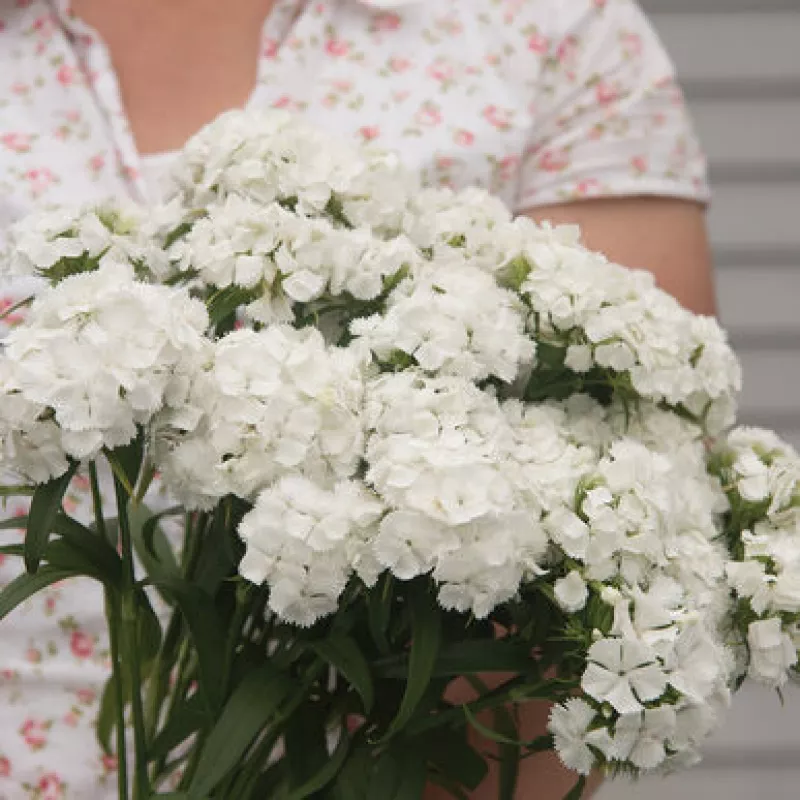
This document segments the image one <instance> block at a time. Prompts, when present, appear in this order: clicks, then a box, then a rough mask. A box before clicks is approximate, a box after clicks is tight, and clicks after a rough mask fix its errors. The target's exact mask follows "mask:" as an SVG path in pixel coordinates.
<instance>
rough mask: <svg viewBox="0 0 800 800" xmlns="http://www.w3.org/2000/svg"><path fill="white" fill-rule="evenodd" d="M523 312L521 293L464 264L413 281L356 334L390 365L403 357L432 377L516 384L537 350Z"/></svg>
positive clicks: (357, 328) (357, 323)
mask: <svg viewBox="0 0 800 800" xmlns="http://www.w3.org/2000/svg"><path fill="white" fill-rule="evenodd" d="M523 310H524V307H523V305H522V303H521V302H520V300H519V298H518V297H517V296H516V295H515V294H513V293H512V292H510V291H508V290H506V289H503V288H501V287H499V286H498V285H497V284H496V283H495V281H494V280H493V279H492V278H491V277H490V276H489V275H486V274H485V273H484V272H482V271H480V270H479V269H477V268H475V267H471V266H469V264H464V265H462V266H461V268H460V269H453V270H452V271H450V270H425V271H423V272H422V274H420V275H414V276H413V277H409V278H408V279H406V280H404V281H403V282H402V283H401V284H400V285H399V286H398V287H397V289H396V290H395V291H394V292H393V293H392V294H391V296H390V298H389V301H388V303H387V305H386V308H385V310H383V311H382V313H380V314H376V315H375V316H373V317H370V318H368V319H360V320H356V321H355V322H354V323H353V325H352V326H351V330H352V332H353V333H354V334H356V335H357V336H360V337H361V338H362V339H363V340H364V341H365V342H366V343H368V344H369V346H370V347H371V348H372V350H373V351H374V352H375V354H376V355H377V356H378V358H379V359H380V360H382V361H389V360H391V358H392V357H393V356H394V355H395V354H397V353H398V352H400V353H404V354H405V355H407V356H409V357H410V358H413V360H414V361H415V362H416V363H417V364H418V365H419V366H420V367H421V368H422V369H423V370H426V371H427V372H431V373H434V372H435V373H438V374H440V375H460V376H461V377H464V378H467V379H469V380H471V381H481V380H484V379H486V378H488V377H489V376H494V377H496V378H499V379H500V380H502V381H506V382H507V383H510V382H512V381H514V379H515V378H516V377H517V374H518V372H519V370H520V367H521V366H523V365H525V364H530V363H531V362H532V361H533V355H534V352H535V346H534V343H533V342H532V341H531V339H530V338H529V337H528V336H527V334H526V332H525V318H524V315H523Z"/></svg>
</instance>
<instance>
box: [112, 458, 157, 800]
mask: <svg viewBox="0 0 800 800" xmlns="http://www.w3.org/2000/svg"><path fill="white" fill-rule="evenodd" d="M126 488H127V487H126V486H125V485H124V484H123V482H122V481H121V480H120V479H119V477H118V475H117V473H116V472H115V473H114V491H115V493H116V499H117V516H118V519H119V535H120V550H121V555H122V581H123V594H122V602H121V606H122V615H121V617H122V619H121V622H122V632H121V640H122V645H123V649H124V651H125V661H126V664H127V666H128V669H129V670H130V676H131V721H132V723H133V747H134V789H133V795H134V798H135V800H139V798H143V800H147V798H149V797H150V780H149V778H148V775H147V742H146V739H145V718H144V707H143V704H142V673H141V666H140V664H139V641H138V639H139V637H138V632H137V624H136V623H137V613H136V595H135V591H136V577H135V571H134V564H133V544H132V541H131V529H130V521H129V519H128V497H129V493H128V492H127V491H126Z"/></svg>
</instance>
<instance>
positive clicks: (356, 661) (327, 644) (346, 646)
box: [311, 634, 375, 714]
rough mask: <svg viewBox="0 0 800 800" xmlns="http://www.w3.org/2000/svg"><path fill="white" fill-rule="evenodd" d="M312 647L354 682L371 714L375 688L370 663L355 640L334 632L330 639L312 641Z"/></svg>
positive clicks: (365, 709)
mask: <svg viewBox="0 0 800 800" xmlns="http://www.w3.org/2000/svg"><path fill="white" fill-rule="evenodd" d="M311 648H312V649H313V650H314V652H315V653H316V654H317V655H318V656H320V658H322V659H324V660H325V661H327V662H328V663H329V664H331V665H333V666H334V667H335V668H336V669H337V670H338V671H339V672H341V673H342V675H343V676H344V678H345V680H347V681H348V682H349V683H350V684H352V686H353V688H354V689H355V690H356V691H357V692H358V694H359V696H360V697H361V700H362V702H363V704H364V712H365V714H369V712H370V711H371V710H372V706H373V704H374V702H375V690H374V688H373V685H372V675H371V674H370V670H369V664H368V663H367V660H366V659H365V658H364V655H363V653H362V652H361V649H360V648H359V646H358V645H357V644H356V642H355V640H354V639H351V638H350V637H349V636H342V635H336V634H334V635H332V636H330V637H329V638H328V639H323V640H321V641H318V642H312V643H311Z"/></svg>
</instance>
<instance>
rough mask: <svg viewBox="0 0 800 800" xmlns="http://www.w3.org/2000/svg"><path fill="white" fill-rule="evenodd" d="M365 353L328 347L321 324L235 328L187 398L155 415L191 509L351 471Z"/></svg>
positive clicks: (157, 435)
mask: <svg viewBox="0 0 800 800" xmlns="http://www.w3.org/2000/svg"><path fill="white" fill-rule="evenodd" d="M364 367H365V363H364V358H363V355H362V354H361V353H360V352H359V350H358V349H357V348H348V349H344V348H334V347H328V346H327V345H326V344H325V342H324V340H323V338H322V335H321V334H320V333H319V331H317V330H316V329H315V328H305V329H303V330H296V329H294V328H291V327H289V326H278V325H274V326H270V327H269V328H266V329H264V330H263V331H260V332H256V331H252V330H248V329H244V330H239V331H234V332H233V333H231V334H229V335H228V336H225V337H223V338H222V339H220V340H218V341H217V342H215V343H214V344H213V346H210V354H209V357H208V359H207V361H206V363H205V364H204V365H203V366H202V368H200V369H197V370H196V371H195V372H194V374H193V375H192V377H191V381H190V382H189V385H188V386H187V387H186V393H185V397H184V399H183V403H182V404H181V405H180V406H178V407H176V408H171V409H167V410H166V411H165V412H164V414H162V415H160V416H159V417H158V419H156V420H155V422H154V425H153V429H154V431H153V437H154V444H155V448H154V449H155V453H156V458H157V461H158V463H159V466H160V467H161V469H162V470H163V471H164V477H165V480H166V482H167V484H168V485H169V487H170V489H171V490H172V492H173V493H174V494H175V495H176V496H177V497H178V499H180V500H181V501H182V502H183V503H185V504H186V505H187V506H189V507H191V508H210V507H212V506H213V505H214V504H215V503H216V502H217V501H218V500H219V499H220V498H221V497H224V496H225V495H227V494H236V495H238V496H239V497H243V498H248V499H252V498H253V497H255V495H256V494H257V493H258V492H259V491H260V490H262V489H264V488H266V487H268V486H270V485H271V484H272V483H274V482H275V481H276V480H277V479H279V478H281V477H283V476H285V475H289V474H292V473H302V474H305V475H307V476H310V477H313V478H314V479H316V480H318V481H320V482H321V483H327V482H330V481H333V480H336V479H339V478H348V477H350V475H351V474H352V473H353V472H354V470H355V468H356V467H357V466H358V464H359V459H360V458H361V455H362V452H363V440H364V433H363V425H364V423H363V420H362V416H361V405H362V398H363V390H364Z"/></svg>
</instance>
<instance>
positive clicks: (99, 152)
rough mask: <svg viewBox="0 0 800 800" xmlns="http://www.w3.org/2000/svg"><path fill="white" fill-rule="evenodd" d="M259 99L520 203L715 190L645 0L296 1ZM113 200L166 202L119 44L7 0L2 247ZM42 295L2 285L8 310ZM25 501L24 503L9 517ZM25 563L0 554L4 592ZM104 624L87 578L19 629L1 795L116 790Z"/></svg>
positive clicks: (3, 658) (59, 592)
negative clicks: (125, 81) (72, 211)
mask: <svg viewBox="0 0 800 800" xmlns="http://www.w3.org/2000/svg"><path fill="white" fill-rule="evenodd" d="M249 102H250V104H251V105H253V106H258V107H278V108H289V109H292V110H295V111H297V112H298V113H301V114H303V115H305V116H306V117H308V118H310V119H311V120H312V121H314V122H317V123H319V124H320V125H324V126H325V127H326V128H327V129H328V130H330V131H331V132H332V133H335V134H337V135H340V136H345V137H356V138H358V139H361V140H364V141H375V142H377V143H379V144H381V145H382V146H384V147H387V148H392V149H396V150H398V151H399V152H400V153H401V155H402V156H403V158H404V160H405V162H406V163H407V164H408V165H409V166H411V167H412V168H415V169H417V170H419V172H420V173H421V175H422V177H423V179H424V180H425V181H426V182H428V183H430V184H440V185H449V186H453V187H457V188H458V187H463V186H467V185H480V186H484V187H486V188H488V189H490V190H491V191H492V192H494V193H495V194H497V195H498V196H500V197H501V198H502V199H503V200H505V201H506V202H507V203H508V204H509V205H510V206H511V207H513V208H514V209H515V210H516V211H518V212H522V211H524V210H526V209H529V208H532V207H535V206H541V205H544V204H550V203H559V202H564V201H570V200H575V199H579V198H586V197H608V196H620V195H663V196H672V197H682V198H688V199H695V200H705V199H706V198H707V188H706V183H705V162H704V159H703V157H702V155H701V153H700V151H699V148H698V144H697V141H696V138H695V135H694V133H693V131H692V127H691V124H690V121H689V119H688V117H687V114H686V110H685V106H684V102H683V97H682V95H681V92H680V90H679V88H678V87H677V86H676V84H675V80H674V72H673V67H672V65H671V63H670V61H669V59H668V57H667V55H666V54H665V53H664V50H663V48H662V46H661V44H660V42H659V40H658V38H657V36H656V34H655V33H654V31H653V30H652V28H651V27H650V25H649V24H648V22H647V21H646V19H645V17H644V16H643V14H642V12H641V11H640V9H639V8H638V6H637V5H636V4H635V2H633V1H632V0H471V1H470V2H464V0H277V2H276V5H275V7H274V9H273V11H272V12H271V14H270V15H269V17H268V19H267V20H266V22H265V24H264V28H263V34H262V49H261V57H260V63H259V70H258V81H257V85H256V87H255V89H254V91H253V93H252V96H251V98H250V101H249ZM109 195H116V196H128V197H130V198H132V199H134V200H138V201H143V202H146V201H148V200H151V199H153V193H152V189H151V188H150V185H149V184H148V182H147V181H146V180H145V179H144V176H143V170H142V160H141V157H140V155H139V154H138V153H137V152H136V147H135V144H134V141H133V138H132V135H131V132H130V128H129V125H128V122H127V120H126V117H125V112H124V109H123V107H122V102H121V99H120V95H119V90H118V85H117V81H116V77H115V74H114V71H113V69H112V67H111V63H110V60H109V55H108V52H107V50H106V48H105V47H104V45H103V43H102V41H101V40H100V39H99V37H98V36H97V34H96V33H95V32H94V31H93V30H92V29H90V28H89V27H88V26H86V25H85V24H84V23H82V22H81V20H79V19H77V18H76V17H75V16H74V14H72V13H71V11H70V9H69V7H68V5H67V2H66V0H58V1H56V0H0V242H2V238H3V229H4V228H5V227H6V226H7V225H8V224H9V223H10V222H11V221H13V220H14V219H18V218H19V217H21V216H23V215H25V214H27V213H29V212H31V211H32V210H34V209H35V208H36V207H37V206H42V205H46V204H48V205H49V204H58V203H75V202H87V201H92V200H96V199H100V198H102V197H105V196H109ZM30 288H31V287H30V285H23V284H20V283H18V284H14V285H11V284H8V283H6V284H5V285H3V284H0V312H2V311H4V310H7V309H8V308H9V307H10V306H12V305H13V304H14V303H15V302H16V301H17V300H18V299H20V298H21V297H24V296H25V295H26V294H27V293H28V292H29V291H30ZM20 319H21V314H20V313H18V312H15V313H12V314H10V315H9V316H7V317H6V318H5V320H4V322H2V323H0V334H1V333H2V330H1V329H5V328H6V327H7V326H10V325H14V324H16V323H18V322H19V320H20ZM87 484H88V482H87V480H86V479H85V478H84V477H80V476H79V477H78V478H76V479H75V481H74V482H73V485H72V487H71V489H70V492H69V494H68V495H67V497H66V499H65V504H66V508H67V511H69V512H71V513H75V514H77V515H79V516H80V515H84V514H86V513H87V507H88V504H87ZM23 513H25V506H24V503H23V502H22V501H20V500H18V499H11V500H9V501H6V503H5V507H4V510H3V511H2V516H3V517H9V516H13V515H21V514H23ZM20 534H21V532H20V531H3V532H0V536H2V537H3V541H6V542H7V541H11V542H13V541H18V540H19V537H20ZM20 568H21V567H20V563H19V560H18V559H16V558H11V557H3V556H2V555H0V586H2V585H3V584H5V583H8V581H10V580H11V579H12V578H13V577H14V576H15V575H16V574H18V572H19V570H20ZM103 628H104V620H103V613H102V597H101V593H100V590H99V589H97V588H96V587H95V586H94V585H93V584H89V583H88V582H84V581H80V580H78V581H73V582H68V583H64V584H61V585H56V586H54V587H52V588H50V589H48V590H46V591H43V592H41V593H40V594H38V595H36V596H35V597H34V598H33V599H32V600H30V601H28V602H27V603H26V604H25V605H24V606H23V607H21V608H19V609H17V610H16V611H15V612H14V613H13V614H12V615H11V616H10V617H9V618H8V619H6V620H5V621H4V622H3V623H2V624H0V800H24V799H25V798H36V800H58V799H59V798H80V800H95V798H96V799H97V800H105V798H112V797H116V789H115V776H114V774H113V773H114V772H115V769H116V763H115V760H114V758H113V757H109V756H105V755H103V754H102V752H101V750H100V748H99V746H98V745H97V744H96V741H95V734H94V720H95V717H96V715H97V711H98V702H99V696H100V693H101V690H102V686H103V683H104V680H105V678H106V676H107V672H108V645H107V642H106V639H105V636H104V634H103Z"/></svg>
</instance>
